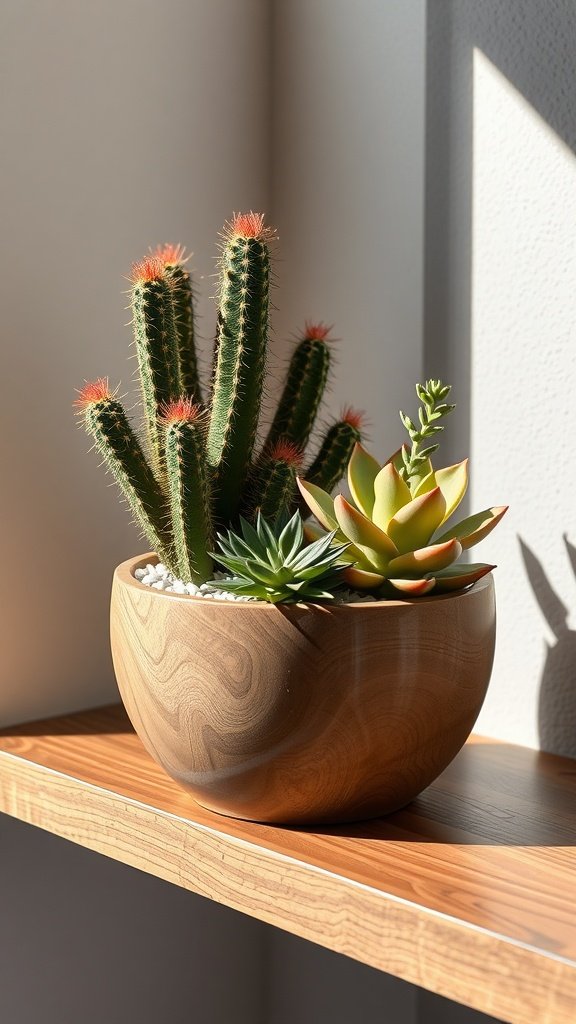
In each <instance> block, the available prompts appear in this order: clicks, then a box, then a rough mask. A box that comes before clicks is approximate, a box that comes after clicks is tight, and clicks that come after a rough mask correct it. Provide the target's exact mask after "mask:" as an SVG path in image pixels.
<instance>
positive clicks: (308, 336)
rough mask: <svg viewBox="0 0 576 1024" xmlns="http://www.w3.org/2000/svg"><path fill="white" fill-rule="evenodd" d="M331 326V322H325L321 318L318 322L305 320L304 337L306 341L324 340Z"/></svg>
mask: <svg viewBox="0 0 576 1024" xmlns="http://www.w3.org/2000/svg"><path fill="white" fill-rule="evenodd" d="M332 327H333V324H325V323H324V321H323V320H320V321H319V323H315V322H314V321H313V320H307V321H306V323H305V324H304V339H305V340H306V341H326V338H327V337H328V335H329V334H330V331H331V330H332Z"/></svg>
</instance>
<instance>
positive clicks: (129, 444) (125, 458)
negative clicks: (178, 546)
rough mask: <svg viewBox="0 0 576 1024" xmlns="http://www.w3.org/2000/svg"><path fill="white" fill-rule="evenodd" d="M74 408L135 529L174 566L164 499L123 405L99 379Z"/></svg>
mask: <svg viewBox="0 0 576 1024" xmlns="http://www.w3.org/2000/svg"><path fill="white" fill-rule="evenodd" d="M75 404H76V408H77V409H78V411H79V412H80V414H81V415H82V417H83V420H84V426H85V427H86V430H87V431H88V433H89V434H91V436H92V437H93V438H94V442H95V445H96V448H97V450H98V452H99V453H100V455H101V456H102V458H103V460H104V463H105V465H106V466H107V468H108V469H109V470H110V472H111V473H112V475H113V476H114V478H115V480H116V482H117V483H118V485H119V487H120V489H121V491H122V493H123V495H124V497H125V498H126V501H127V502H128V506H129V508H130V511H131V513H132V515H133V517H134V520H135V522H136V524H137V526H138V527H139V528H140V530H141V531H142V533H143V534H144V535H145V536H146V537H147V538H148V540H149V541H150V543H151V544H152V545H153V547H154V550H155V551H156V552H157V553H158V555H159V557H160V559H161V560H162V561H163V562H165V564H166V565H168V566H169V567H172V566H173V557H172V550H171V543H170V536H169V534H168V533H167V531H166V526H165V518H166V517H165V511H164V497H163V494H162V491H161V490H160V487H159V485H158V483H157V481H156V479H155V477H154V474H153V473H152V470H151V469H150V467H149V465H148V463H147V462H146V459H145V457H144V452H143V451H142V448H141V447H140V443H139V441H138V438H137V437H136V435H135V434H134V431H133V430H132V427H131V426H130V423H129V422H128V418H127V416H126V413H125V411H124V408H123V406H122V403H121V402H120V401H119V400H118V399H117V398H116V396H115V394H114V393H113V392H112V391H110V388H109V386H108V381H107V380H106V378H104V377H101V378H100V379H99V380H97V381H95V382H94V383H92V384H87V385H86V386H85V387H84V388H82V390H81V391H80V393H79V396H78V398H77V400H76V403H75Z"/></svg>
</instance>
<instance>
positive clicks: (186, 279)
mask: <svg viewBox="0 0 576 1024" xmlns="http://www.w3.org/2000/svg"><path fill="white" fill-rule="evenodd" d="M185 252H186V250H185V248H184V246H183V245H159V246H158V248H157V249H156V250H155V252H154V256H155V257H156V259H158V260H160V262H161V263H162V264H163V266H164V270H165V273H166V277H167V279H168V282H169V284H170V286H171V289H172V301H173V304H174V322H175V326H176V337H177V343H178V358H179V364H180V390H181V392H182V394H184V395H186V396H188V397H189V398H191V399H192V401H193V402H194V403H197V404H201V403H202V389H201V386H200V377H199V374H198V357H197V355H196V340H195V331H194V295H193V291H192V279H191V277H190V274H189V273H188V271H187V270H186V266H185V264H186V263H187V262H188V260H189V256H186V255H185Z"/></svg>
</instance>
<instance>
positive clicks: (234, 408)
mask: <svg viewBox="0 0 576 1024" xmlns="http://www.w3.org/2000/svg"><path fill="white" fill-rule="evenodd" d="M269 237H270V231H269V230H268V229H267V228H265V227H264V217H263V216H262V215H260V214H239V215H238V216H236V217H234V219H233V220H232V221H231V223H230V225H229V226H228V228H227V232H226V235H225V244H224V247H223V251H222V264H221V292H220V306H219V310H218V326H217V338H216V353H215V361H214V380H213V385H212V412H211V416H210V426H209V429H208V440H207V458H208V465H209V466H210V467H211V469H212V472H213V477H214V489H215V501H216V516H217V518H218V519H219V520H220V521H221V522H227V521H229V520H232V519H234V517H235V515H236V513H237V510H238V506H239V503H240V495H241V491H242V485H243V483H244V481H245V479H246V475H247V471H248V467H249V465H250V458H251V456H252V451H253V448H254V442H255V440H256V430H257V427H258V417H259V414H260V405H261V401H262V387H263V384H264V372H265V368H266V349H267V344H268V290H269V280H270V255H269V250H268V244H267V240H268V238H269Z"/></svg>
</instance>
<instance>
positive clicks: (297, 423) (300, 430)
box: [265, 321, 340, 479]
mask: <svg viewBox="0 0 576 1024" xmlns="http://www.w3.org/2000/svg"><path fill="white" fill-rule="evenodd" d="M329 332H330V327H327V326H326V324H323V323H319V324H314V323H311V322H310V321H306V324H305V326H304V336H303V337H302V338H301V340H300V342H299V344H298V345H297V347H296V348H295V349H294V352H293V353H292V358H291V360H290V365H289V367H288V373H287V375H286V383H285V385H284V390H283V391H282V395H281V397H280V402H279V403H278V409H277V411H276V415H275V417H274V419H273V421H272V426H271V427H270V430H269V432H268V437H267V438H266V444H265V448H272V446H273V445H274V444H276V443H277V442H278V441H280V440H286V441H291V442H292V444H294V445H296V447H297V448H300V449H304V448H305V447H306V445H307V444H308V440H309V438H310V434H311V433H312V429H313V427H314V421H315V419H316V414H317V412H318V408H319V406H320V402H321V401H322V396H323V394H324V390H325V388H326V381H327V380H328V371H329V368H330V350H329V348H328V345H327V343H326V339H327V337H328V334H329ZM338 479H340V478H338Z"/></svg>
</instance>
